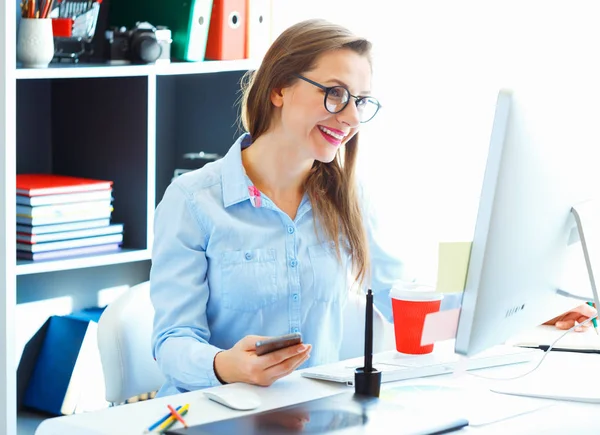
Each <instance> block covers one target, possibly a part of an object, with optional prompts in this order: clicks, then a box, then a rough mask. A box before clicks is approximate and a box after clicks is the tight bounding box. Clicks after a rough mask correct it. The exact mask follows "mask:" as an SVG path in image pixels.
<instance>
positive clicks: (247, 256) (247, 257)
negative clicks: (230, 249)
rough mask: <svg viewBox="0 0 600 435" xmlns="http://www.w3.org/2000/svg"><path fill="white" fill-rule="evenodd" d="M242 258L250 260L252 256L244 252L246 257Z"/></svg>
mask: <svg viewBox="0 0 600 435" xmlns="http://www.w3.org/2000/svg"><path fill="white" fill-rule="evenodd" d="M244 257H246V260H252V254H251V253H249V252H246V255H244Z"/></svg>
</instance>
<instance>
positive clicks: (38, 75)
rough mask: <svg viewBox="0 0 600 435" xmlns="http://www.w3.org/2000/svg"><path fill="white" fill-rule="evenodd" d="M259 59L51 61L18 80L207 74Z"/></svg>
mask: <svg viewBox="0 0 600 435" xmlns="http://www.w3.org/2000/svg"><path fill="white" fill-rule="evenodd" d="M259 64H260V63H259V61H256V60H251V59H241V60H224V61H204V62H173V63H159V64H152V65H110V64H85V63H81V64H66V63H56V64H55V63H51V64H50V65H49V66H48V68H17V71H16V77H17V79H18V80H36V79H38V80H39V79H73V78H95V77H138V76H148V75H152V74H156V75H181V74H206V73H216V72H224V71H244V70H250V69H256V68H258V66H259Z"/></svg>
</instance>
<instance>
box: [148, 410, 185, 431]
mask: <svg viewBox="0 0 600 435" xmlns="http://www.w3.org/2000/svg"><path fill="white" fill-rule="evenodd" d="M189 406H190V405H188V404H186V405H183V407H182V408H181V409H180V410H179V415H185V414H187V412H188V408H189ZM175 423H177V419H176V418H175V417H173V416H172V415H171V416H170V417H169V418H167V419H166V420H165V421H164V422H163V423H162V424H161V425H160V426H158V427H157V428H156V430H157V431H158V432H161V433H162V432H165V431H167V430H168V429H170V428H171V426H173V425H174V424H175Z"/></svg>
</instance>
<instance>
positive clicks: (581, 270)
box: [455, 86, 600, 356]
mask: <svg viewBox="0 0 600 435" xmlns="http://www.w3.org/2000/svg"><path fill="white" fill-rule="evenodd" d="M579 89H580V88H579ZM599 105H600V102H599V101H594V98H593V96H592V95H585V93H582V92H580V91H579V90H578V89H568V88H566V89H562V90H558V89H552V88H551V87H543V86H538V87H536V86H531V87H523V88H522V89H519V90H501V91H500V93H499V95H498V99H497V102H496V110H495V115H494V122H493V127H492V134H491V140H490V144H489V153H488V158H487V163H486V169H485V174H484V180H483V187H482V191H481V197H480V202H479V209H478V214H477V220H476V224H475V232H474V237H473V245H472V248H471V256H470V260H469V267H468V273H467V279H466V287H465V291H464V295H463V300H462V308H461V313H460V318H459V323H458V329H457V335H456V345H455V350H456V353H458V354H461V355H466V356H471V355H474V354H476V353H478V352H481V351H483V350H485V349H487V348H490V347H492V346H494V345H496V344H501V343H503V342H505V341H506V340H507V339H509V338H510V337H512V336H514V335H516V334H517V333H519V332H522V331H523V330H526V329H530V328H533V327H535V326H536V325H539V324H541V323H543V322H544V321H546V320H549V319H551V318H553V317H555V316H557V315H559V314H560V313H562V312H563V311H564V310H567V309H570V308H571V307H573V306H575V305H578V304H581V303H582V302H580V301H576V300H574V299H568V298H565V297H561V296H557V293H556V292H557V290H558V289H563V290H567V291H569V292H573V293H579V294H590V295H591V294H592V293H590V292H591V287H590V282H589V279H588V275H587V269H586V265H585V262H584V260H583V254H582V249H581V243H579V242H577V236H578V231H577V226H576V224H575V220H574V219H573V215H572V213H571V208H572V207H573V206H574V205H576V204H578V203H580V202H583V201H586V200H588V199H590V198H593V196H594V195H597V194H598V193H600V182H599V179H600V167H599V166H600V165H599V163H600V160H598V158H597V157H596V155H598V153H600V118H598V119H594V117H596V116H598V115H599V113H598V110H597V107H598V106H599ZM598 225H600V220H599V221H598ZM574 242H575V243H574ZM581 286H583V287H581ZM574 287H577V288H574Z"/></svg>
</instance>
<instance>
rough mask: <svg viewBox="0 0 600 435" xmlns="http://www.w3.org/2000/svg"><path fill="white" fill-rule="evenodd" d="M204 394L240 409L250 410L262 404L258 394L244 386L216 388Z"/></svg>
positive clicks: (222, 403) (230, 406) (229, 406)
mask: <svg viewBox="0 0 600 435" xmlns="http://www.w3.org/2000/svg"><path fill="white" fill-rule="evenodd" d="M204 395H205V396H206V397H208V398H209V399H210V400H214V401H215V402H217V403H220V404H221V405H225V406H227V407H228V408H231V409H235V410H238V411H249V410H251V409H256V408H258V407H259V406H260V397H259V396H258V394H256V393H254V392H252V391H250V390H247V389H243V388H215V389H213V390H207V391H204Z"/></svg>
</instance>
